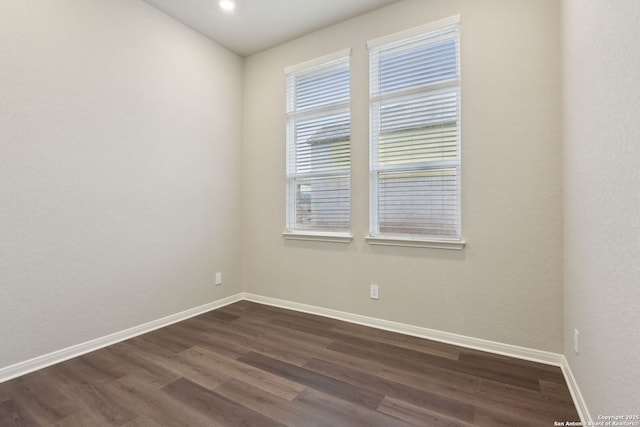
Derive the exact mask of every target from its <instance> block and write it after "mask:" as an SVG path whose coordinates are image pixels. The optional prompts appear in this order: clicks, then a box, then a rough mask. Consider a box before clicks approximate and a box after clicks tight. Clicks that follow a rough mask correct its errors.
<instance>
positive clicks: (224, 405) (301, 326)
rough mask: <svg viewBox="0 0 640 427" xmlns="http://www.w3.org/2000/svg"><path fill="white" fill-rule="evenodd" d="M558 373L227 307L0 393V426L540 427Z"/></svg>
mask: <svg viewBox="0 0 640 427" xmlns="http://www.w3.org/2000/svg"><path fill="white" fill-rule="evenodd" d="M568 420H572V421H578V420H579V418H578V414H577V413H576V409H575V407H574V405H573V402H572V400H571V397H570V394H569V390H568V388H567V386H566V383H565V381H564V378H563V376H562V373H561V371H560V369H559V368H556V367H551V366H547V365H541V364H537V363H533V362H528V361H522V360H518V359H513V358H509V357H505V356H498V355H493V354H489V353H483V352H480V351H475V350H469V349H465V348H461V347H455V346H451V345H446V344H442V343H438V342H434V341H428V340H423V339H419V338H414V337H409V336H405V335H400V334H395V333H391V332H386V331H381V330H377V329H372V328H367V327H364V326H358V325H354V324H350V323H345V322H341V321H338V320H333V319H327V318H323V317H319V316H313V315H309V314H303V313H298V312H293V311H288V310H283V309H279V308H274V307H270V306H264V305H260V304H255V303H250V302H246V301H242V302H238V303H235V304H232V305H229V306H227V307H224V308H221V309H218V310H215V311H212V312H209V313H207V314H203V315H201V316H198V317H195V318H192V319H189V320H186V321H184V322H181V323H178V324H175V325H172V326H169V327H166V328H163V329H160V330H157V331H154V332H151V333H148V334H145V335H142V336H139V337H136V338H133V339H130V340H128V341H125V342H122V343H119V344H116V345H113V346H110V347H107V348H104V349H102V350H99V351H96V352H93V353H90V354H86V355H84V356H81V357H78V358H75V359H72V360H69V361H67V362H64V363H60V364H58V365H55V366H52V367H50V368H46V369H43V370H40V371H37V372H34V373H32V374H29V375H25V376H23V377H20V378H17V379H14V380H11V381H8V382H5V383H2V384H0V426H2V427H7V426H60V427H62V426H91V427H93V426H129V427H133V426H207V427H210V426H261V427H263V426H264V427H268V426H296V427H298V426H299V427H306V426H333V427H340V426H363V427H365V426H366V427H371V426H385V427H387V426H409V425H410V426H553V422H554V421H568Z"/></svg>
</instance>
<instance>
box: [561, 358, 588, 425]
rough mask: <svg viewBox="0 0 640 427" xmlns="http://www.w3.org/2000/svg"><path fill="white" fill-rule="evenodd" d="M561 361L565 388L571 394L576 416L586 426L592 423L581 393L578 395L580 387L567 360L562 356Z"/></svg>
mask: <svg viewBox="0 0 640 427" xmlns="http://www.w3.org/2000/svg"><path fill="white" fill-rule="evenodd" d="M562 359H563V361H564V363H563V364H562V366H561V368H562V373H563V374H564V378H565V380H566V381H567V387H569V391H570V392H571V397H572V398H573V403H574V404H575V405H576V410H577V411H578V415H580V420H581V421H582V422H583V423H584V424H585V425H586V424H587V423H590V422H593V418H591V413H590V412H589V409H588V408H587V402H585V400H584V398H583V397H582V393H580V387H578V383H577V381H576V378H575V377H574V376H573V372H572V371H571V367H570V366H569V362H568V361H567V358H566V357H564V356H562Z"/></svg>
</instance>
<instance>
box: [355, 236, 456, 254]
mask: <svg viewBox="0 0 640 427" xmlns="http://www.w3.org/2000/svg"><path fill="white" fill-rule="evenodd" d="M366 240H367V243H368V244H370V245H382V246H404V247H410V248H431V249H448V250H454V251H461V250H462V249H464V246H465V244H466V242H465V241H464V240H462V239H459V240H458V239H417V238H411V237H405V236H367V237H366Z"/></svg>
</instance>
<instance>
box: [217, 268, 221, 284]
mask: <svg viewBox="0 0 640 427" xmlns="http://www.w3.org/2000/svg"><path fill="white" fill-rule="evenodd" d="M216 285H222V273H221V272H219V271H218V272H217V273H216Z"/></svg>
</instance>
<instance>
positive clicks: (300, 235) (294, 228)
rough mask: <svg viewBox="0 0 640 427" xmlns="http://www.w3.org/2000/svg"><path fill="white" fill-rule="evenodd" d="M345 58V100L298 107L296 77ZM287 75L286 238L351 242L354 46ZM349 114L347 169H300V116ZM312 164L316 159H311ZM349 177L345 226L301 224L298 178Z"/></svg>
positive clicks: (318, 59)
mask: <svg viewBox="0 0 640 427" xmlns="http://www.w3.org/2000/svg"><path fill="white" fill-rule="evenodd" d="M339 61H346V67H347V70H348V74H349V91H348V94H349V96H348V99H347V100H345V101H338V102H334V103H332V104H331V105H329V106H319V107H310V108H307V109H297V108H296V105H295V102H296V99H295V86H293V85H295V83H292V82H293V81H295V80H294V79H295V76H296V75H300V74H304V73H310V74H313V72H314V70H315V69H322V67H327V66H330V65H331V63H333V62H339ZM284 71H285V78H286V104H287V106H286V151H287V153H286V180H287V185H286V228H285V231H284V232H283V233H282V235H283V236H284V238H285V239H288V240H309V241H323V242H333V243H349V242H351V241H352V240H353V236H352V234H351V49H343V50H340V51H337V52H334V53H332V54H329V55H325V56H322V57H320V58H316V59H313V60H311V61H306V62H304V63H301V64H297V65H294V66H291V67H287V68H285V70H284ZM345 112H346V114H347V115H348V122H349V140H348V147H349V154H348V166H347V168H346V169H345V168H343V169H337V170H335V171H330V170H321V171H317V172H314V171H307V172H299V171H297V165H296V161H297V157H296V156H297V155H296V153H297V150H296V147H297V144H298V141H297V137H296V123H298V122H297V121H298V119H299V118H300V117H306V118H307V120H309V118H312V117H320V118H321V117H324V116H330V115H331V114H334V115H339V114H344V113H345ZM311 165H312V166H313V162H311ZM344 176H346V177H347V182H348V192H349V197H348V198H349V201H348V222H347V227H346V228H345V229H333V230H331V229H313V228H302V227H298V225H299V222H298V210H297V204H298V203H297V202H298V194H297V180H300V179H309V180H311V179H321V178H323V177H336V178H340V177H344Z"/></svg>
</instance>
